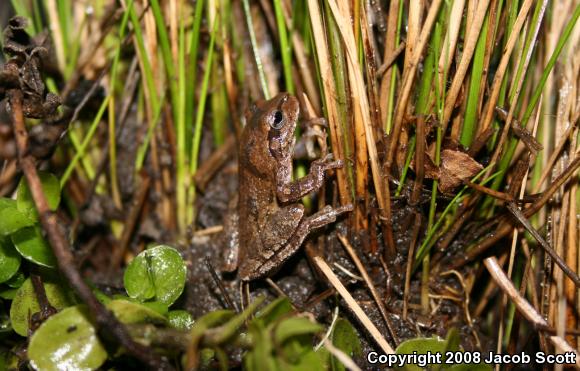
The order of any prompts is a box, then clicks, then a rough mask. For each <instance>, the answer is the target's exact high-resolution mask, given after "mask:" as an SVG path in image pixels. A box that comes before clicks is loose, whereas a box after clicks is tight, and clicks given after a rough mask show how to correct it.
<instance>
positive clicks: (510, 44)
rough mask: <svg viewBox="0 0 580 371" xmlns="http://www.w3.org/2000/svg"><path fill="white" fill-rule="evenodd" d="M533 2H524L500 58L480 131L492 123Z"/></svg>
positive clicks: (528, 0) (527, 0)
mask: <svg viewBox="0 0 580 371" xmlns="http://www.w3.org/2000/svg"><path fill="white" fill-rule="evenodd" d="M532 4H533V1H532V0H526V1H525V2H524V4H522V7H521V9H520V12H519V14H518V17H517V18H516V21H515V23H514V26H513V28H512V31H511V34H510V37H509V39H508V41H507V43H506V46H505V48H504V51H503V54H502V57H501V60H500V62H499V65H498V67H497V71H496V73H495V77H494V79H493V83H492V87H491V93H490V95H489V98H488V100H487V103H486V110H485V114H484V117H483V120H482V122H481V125H480V126H479V132H482V131H484V130H485V129H487V128H488V127H489V125H490V124H491V120H492V119H493V113H494V110H495V106H496V103H497V100H498V98H499V93H500V89H501V84H502V80H503V78H504V76H505V73H506V70H507V67H508V64H509V61H510V59H511V55H512V52H513V49H514V46H515V45H516V41H517V40H518V38H519V36H520V32H521V30H522V27H523V25H524V22H525V20H526V18H527V17H528V12H529V11H530V8H531V7H532ZM490 171H491V169H490Z"/></svg>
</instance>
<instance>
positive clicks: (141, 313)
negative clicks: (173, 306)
mask: <svg viewBox="0 0 580 371" xmlns="http://www.w3.org/2000/svg"><path fill="white" fill-rule="evenodd" d="M107 308H109V309H110V310H111V312H113V313H115V316H116V317H117V318H118V319H119V321H121V322H123V323H126V324H134V323H153V324H166V323H167V319H166V318H165V317H164V316H162V315H161V314H159V313H157V312H156V311H154V310H153V309H151V308H148V307H146V306H145V305H143V304H139V303H133V302H130V301H128V300H123V299H116V300H111V301H110V302H108V303H107Z"/></svg>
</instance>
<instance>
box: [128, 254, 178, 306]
mask: <svg viewBox="0 0 580 371" xmlns="http://www.w3.org/2000/svg"><path fill="white" fill-rule="evenodd" d="M186 273H187V272H186V268H185V263H184V262H183V259H182V258H181V255H179V253H178V252H177V250H175V249H174V248H173V247H170V246H166V245H159V246H155V247H152V248H150V249H148V250H145V251H143V252H142V253H140V254H139V255H137V256H136V257H135V259H133V261H131V263H130V264H129V266H128V267H127V270H126V271H125V276H124V282H125V290H127V294H128V295H129V296H130V297H132V298H134V299H137V300H139V301H145V300H148V299H155V300H157V301H160V302H162V303H164V304H166V305H167V306H169V305H171V304H173V302H175V300H177V298H178V297H179V295H181V293H182V292H183V287H184V286H185V278H186Z"/></svg>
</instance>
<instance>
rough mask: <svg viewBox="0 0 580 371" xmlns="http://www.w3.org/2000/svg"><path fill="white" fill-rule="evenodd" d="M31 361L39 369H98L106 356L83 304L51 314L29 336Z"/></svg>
mask: <svg viewBox="0 0 580 371" xmlns="http://www.w3.org/2000/svg"><path fill="white" fill-rule="evenodd" d="M28 358H29V359H30V364H31V365H32V367H34V368H35V369H37V370H95V369H97V368H99V367H100V366H101V365H102V364H103V363H104V362H105V360H106V359H107V351H106V350H105V348H104V347H103V345H102V344H101V342H100V340H99V338H98V337H97V331H96V330H95V327H94V326H93V324H92V323H91V321H90V319H89V316H88V310H87V308H86V307H85V306H84V305H77V306H74V307H70V308H66V309H63V310H62V311H61V312H59V313H57V314H55V315H53V316H52V317H50V318H48V319H47V320H46V321H45V322H44V323H43V324H42V325H41V326H40V327H39V328H38V330H36V332H35V333H34V335H32V337H31V339H30V345H29V347H28Z"/></svg>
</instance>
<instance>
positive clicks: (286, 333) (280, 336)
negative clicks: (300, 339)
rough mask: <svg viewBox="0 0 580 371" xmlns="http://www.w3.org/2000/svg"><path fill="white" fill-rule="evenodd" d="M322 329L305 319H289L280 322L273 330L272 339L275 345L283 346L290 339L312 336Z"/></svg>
mask: <svg viewBox="0 0 580 371" xmlns="http://www.w3.org/2000/svg"><path fill="white" fill-rule="evenodd" d="M323 329H324V328H323V327H322V326H321V325H319V324H318V323H315V322H312V321H311V320H310V319H308V318H305V317H290V318H287V319H285V320H283V321H282V322H280V323H279V324H278V325H277V326H276V329H275V332H274V339H275V340H276V343H277V344H283V343H284V342H285V341H287V340H289V339H290V338H292V337H295V336H300V335H306V334H314V333H317V332H320V331H322V330H323Z"/></svg>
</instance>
